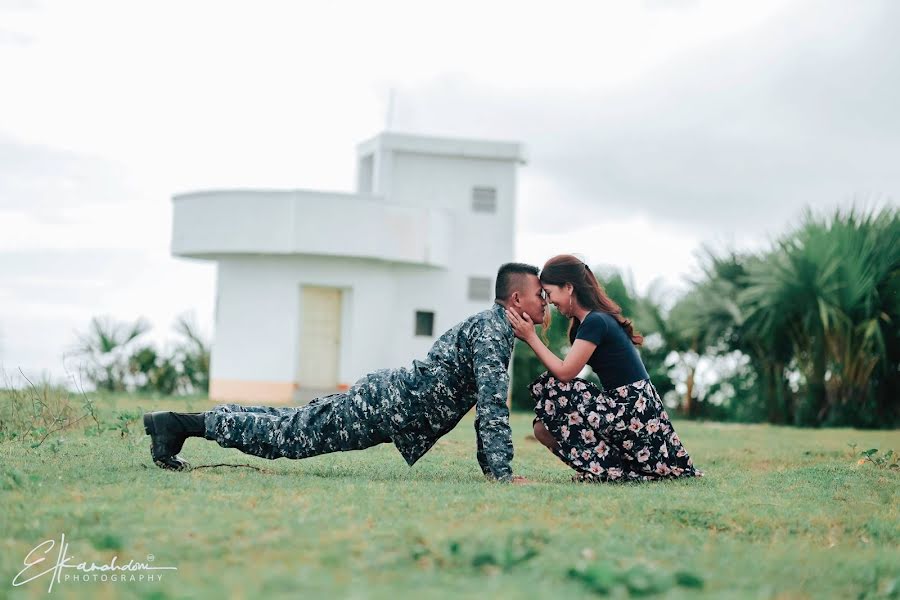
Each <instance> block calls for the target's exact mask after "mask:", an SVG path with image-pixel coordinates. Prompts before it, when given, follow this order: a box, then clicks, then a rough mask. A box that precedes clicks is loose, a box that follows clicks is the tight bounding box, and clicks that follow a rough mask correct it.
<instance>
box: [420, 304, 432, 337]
mask: <svg viewBox="0 0 900 600" xmlns="http://www.w3.org/2000/svg"><path fill="white" fill-rule="evenodd" d="M416 335H427V336H429V337H431V336H433V335H434V313H433V312H428V311H424V310H417V311H416Z"/></svg>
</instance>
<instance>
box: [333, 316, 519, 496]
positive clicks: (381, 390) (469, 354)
mask: <svg viewBox="0 0 900 600" xmlns="http://www.w3.org/2000/svg"><path fill="white" fill-rule="evenodd" d="M514 341H515V336H514V334H513V329H512V327H511V326H510V324H509V321H508V320H507V318H506V314H505V312H504V307H503V306H501V305H499V304H494V305H493V307H491V308H490V309H488V310H485V311H482V312H480V313H478V314H476V315H473V316H471V317H469V318H468V319H466V320H465V321H463V322H461V323H459V324H458V325H456V326H454V327H453V328H452V329H450V330H449V331H447V332H446V333H444V334H443V335H442V336H441V337H440V338H438V340H437V341H436V342H435V343H434V345H433V346H432V347H431V350H430V351H429V352H428V356H427V358H426V359H425V360H422V361H420V360H415V361H413V364H412V367H411V368H400V369H383V370H379V371H375V372H374V373H371V374H369V375H366V376H365V377H363V378H362V379H360V380H359V381H357V382H356V383H355V384H354V385H353V387H351V388H350V389H349V390H348V392H347V394H348V395H350V397H351V398H355V399H356V401H357V402H361V403H363V405H369V406H371V408H372V412H373V413H377V414H379V415H380V417H381V418H382V419H384V420H385V426H386V427H387V429H388V430H389V431H390V435H391V439H392V440H393V442H394V445H395V446H396V447H397V449H398V450H399V451H400V453H401V454H402V455H403V458H404V459H406V462H407V463H408V464H409V465H410V466H412V465H413V464H415V462H416V461H417V460H419V459H420V458H422V456H424V455H425V453H426V452H428V450H429V449H431V447H432V446H433V445H434V444H435V442H436V441H437V440H438V438H440V437H441V436H443V435H445V434H446V433H448V432H449V431H450V430H451V429H453V428H454V427H455V426H456V425H457V423H459V421H460V419H462V418H463V416H464V415H465V414H466V413H467V412H469V410H471V409H472V407H473V406H474V407H475V411H476V419H475V433H476V438H477V454H476V456H477V458H478V464H479V465H480V466H481V470H482V472H484V473H485V475H488V476H490V477H493V478H495V479H498V480H501V481H508V480H510V479H511V478H512V468H511V467H510V462H511V461H512V458H513V446H512V432H511V430H510V427H509V409H508V407H507V406H506V399H507V393H508V390H509V373H508V369H509V360H510V356H511V354H512V349H513V342H514ZM357 396H358V397H357Z"/></svg>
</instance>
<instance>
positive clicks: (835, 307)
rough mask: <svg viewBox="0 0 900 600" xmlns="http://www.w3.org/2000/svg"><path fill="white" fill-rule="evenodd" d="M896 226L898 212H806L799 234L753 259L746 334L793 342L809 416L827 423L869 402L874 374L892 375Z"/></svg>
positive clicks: (764, 341)
mask: <svg viewBox="0 0 900 600" xmlns="http://www.w3.org/2000/svg"><path fill="white" fill-rule="evenodd" d="M897 228H898V213H897V211H896V210H891V209H885V210H883V211H881V212H879V213H872V214H868V215H859V214H858V213H857V212H856V211H855V210H850V211H848V212H840V211H838V212H837V213H836V214H835V215H834V216H833V217H832V218H831V219H821V218H817V217H815V216H813V215H812V214H811V213H807V214H806V215H805V216H804V220H803V223H802V226H801V227H800V229H799V230H798V231H796V232H794V233H792V234H790V235H789V236H787V237H785V238H783V239H782V240H780V241H779V242H778V244H777V246H776V248H775V250H774V251H773V252H771V253H770V254H768V255H766V256H765V257H764V260H759V261H755V262H754V263H752V264H750V265H749V266H748V275H747V283H748V285H747V287H746V289H745V290H744V291H743V293H742V295H741V300H742V304H743V307H744V310H745V311H746V314H747V321H748V324H749V327H748V328H747V334H748V337H749V338H751V339H754V340H756V341H757V342H758V343H759V344H760V345H761V347H762V348H772V347H776V346H779V343H778V342H779V340H785V341H788V342H789V343H790V344H791V346H792V351H793V356H794V358H795V360H796V363H797V365H798V366H799V368H800V369H801V372H802V374H803V378H804V381H805V387H806V403H805V412H801V413H799V414H798V415H797V419H799V420H800V421H802V422H809V423H812V424H821V423H823V422H825V421H826V419H827V417H828V415H829V413H830V412H831V410H832V409H833V408H834V407H835V406H837V405H846V404H847V403H861V402H862V401H864V400H865V399H866V397H867V396H868V395H869V394H870V393H871V392H872V388H871V383H872V376H873V373H875V372H876V370H877V371H878V372H879V373H880V374H882V375H886V374H889V371H890V362H889V360H888V353H887V346H888V338H890V337H891V336H894V337H896V335H897V319H898V316H900V314H898V311H897V302H898V301H897V287H898V283H897V277H898V270H900V250H898V248H900V246H898V244H897V243H896V240H898V239H900V235H898V229H897ZM892 240H893V242H892ZM781 347H782V348H783V344H782V345H781ZM894 364H895V365H896V362H894ZM894 370H895V371H896V367H894Z"/></svg>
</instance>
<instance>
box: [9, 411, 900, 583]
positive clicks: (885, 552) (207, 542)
mask: <svg viewBox="0 0 900 600" xmlns="http://www.w3.org/2000/svg"><path fill="white" fill-rule="evenodd" d="M190 404H191V405H190V406H186V405H185V403H184V402H183V401H181V402H176V401H152V402H151V401H148V400H140V399H129V398H118V399H116V400H107V401H105V404H104V403H101V404H100V406H99V410H100V412H101V414H102V415H104V419H105V420H102V421H101V422H103V423H109V422H112V423H115V422H117V421H116V419H115V415H116V414H117V411H122V410H125V411H128V412H126V415H132V416H133V415H137V414H138V413H139V412H141V411H142V410H144V409H151V408H152V409H160V408H167V409H171V408H176V407H178V408H179V409H182V410H202V409H204V408H206V406H208V404H207V403H206V402H204V401H202V400H195V401H193V402H192V403H190ZM530 421H531V419H530V416H529V415H525V414H517V415H514V417H513V431H514V440H513V441H514V443H515V449H516V458H515V461H514V464H513V466H514V470H515V472H516V473H517V474H520V475H525V476H526V477H528V478H530V479H532V480H533V481H534V483H533V484H532V485H527V486H509V485H500V484H494V483H488V482H485V481H484V480H483V479H482V477H481V474H480V471H479V470H478V466H477V463H476V461H475V452H474V447H475V436H474V431H473V427H472V420H471V418H466V419H465V420H463V422H462V423H461V424H460V426H459V427H458V428H457V429H456V430H455V431H454V432H453V433H452V434H451V435H449V436H447V437H445V438H444V439H442V440H441V441H440V442H439V443H438V444H437V446H435V448H434V449H432V451H431V452H430V453H429V454H428V455H426V456H425V458H423V459H422V460H421V461H420V462H419V463H418V464H417V465H416V466H415V467H414V468H412V469H410V468H409V467H407V466H406V463H405V462H404V461H403V459H402V458H401V456H400V454H399V453H398V452H397V451H396V450H395V449H394V448H393V447H392V446H390V445H383V446H379V447H377V448H372V449H369V450H366V451H362V452H352V453H344V454H333V455H328V456H321V457H316V458H312V459H307V460H304V461H290V460H286V459H280V460H277V461H266V460H262V459H257V458H254V457H250V456H245V455H243V454H240V453H239V452H237V451H235V450H226V449H223V448H220V447H219V446H217V445H216V444H214V443H212V442H208V441H205V440H199V439H190V440H188V442H187V444H186V446H185V450H184V452H183V455H184V456H185V457H187V458H188V459H189V460H191V462H192V463H193V464H194V465H202V464H212V463H221V462H226V463H233V464H250V465H253V466H255V467H259V468H260V469H261V470H254V469H249V468H233V467H218V468H206V469H197V470H195V471H192V472H187V473H172V472H166V471H162V470H160V469H158V468H156V467H155V466H154V465H153V463H152V462H151V461H150V457H149V451H148V448H149V438H148V437H146V436H145V435H143V431H142V428H141V427H139V425H138V421H134V422H132V423H131V424H130V432H127V433H126V432H125V431H124V430H122V431H115V430H113V429H110V430H107V431H104V432H103V433H102V434H101V435H99V436H98V435H85V432H84V431H81V430H74V431H68V432H65V433H64V434H62V435H61V436H59V435H54V436H52V437H51V438H48V439H47V440H46V441H45V442H44V443H43V444H42V445H40V446H39V447H37V448H30V447H29V446H30V445H29V444H22V443H20V442H18V441H4V442H2V443H0V507H2V510H0V597H10V598H42V597H46V596H47V589H48V585H49V583H50V579H51V577H52V573H50V574H48V575H45V576H43V577H40V578H38V579H36V580H34V581H31V582H29V583H27V584H25V585H22V586H18V587H13V586H12V581H13V578H14V577H15V576H16V574H17V573H18V572H19V571H20V570H22V569H23V561H24V560H25V557H26V555H27V554H28V553H29V552H30V551H31V550H32V549H33V548H34V547H35V546H37V545H38V544H39V543H41V542H43V541H45V540H51V539H52V540H55V541H56V543H57V544H58V543H59V541H60V535H61V534H65V536H66V542H67V543H68V544H69V547H68V553H67V554H68V555H69V556H71V557H73V559H72V560H71V562H72V563H78V562H82V561H86V562H88V563H91V562H94V563H97V564H98V565H99V564H103V563H109V561H110V560H111V559H112V558H113V556H118V564H122V563H127V562H128V561H129V560H135V561H140V562H146V563H148V564H151V565H156V566H175V567H177V571H158V572H153V573H159V574H162V577H161V579H160V580H159V581H152V582H148V581H143V582H131V581H126V582H122V581H117V582H115V583H113V582H110V581H107V582H102V581H97V582H94V581H90V580H89V581H87V582H85V581H79V582H75V581H74V580H72V579H71V577H73V576H74V575H75V574H77V571H76V570H75V569H65V570H64V571H65V573H64V574H63V575H61V577H62V578H63V579H62V580H61V581H60V582H59V583H56V584H54V587H53V591H52V594H51V595H54V596H59V597H63V598H66V597H84V598H119V597H122V598H131V597H136V598H197V597H210V598H214V597H215V598H221V597H231V598H254V599H268V598H275V597H292V598H397V597H416V598H443V597H468V598H525V597H534V598H537V597H542V598H554V599H555V598H578V597H596V596H598V595H602V594H608V595H609V596H610V597H628V596H629V595H641V594H643V595H648V594H651V595H652V594H657V593H658V594H659V596H658V597H665V598H681V597H684V598H695V597H704V598H862V597H864V598H879V597H891V596H894V597H896V596H898V595H900V474H898V473H897V471H891V470H888V469H882V468H878V467H877V466H875V465H873V464H871V463H866V464H862V465H860V464H858V463H857V460H858V458H859V457H858V456H854V454H853V452H852V451H851V450H850V448H848V446H847V444H848V443H851V442H852V443H856V444H858V448H857V451H856V453H857V454H858V452H859V450H861V449H866V448H879V449H881V450H882V451H884V450H886V449H887V448H894V449H896V450H900V432H898V431H858V430H850V429H830V430H797V429H789V428H779V427H769V426H755V425H754V426H740V425H721V424H715V423H687V422H676V423H675V426H676V429H677V430H678V432H679V434H680V436H681V438H682V440H683V441H684V444H685V447H686V448H687V449H688V451H689V452H690V453H691V455H692V456H693V457H694V460H695V462H696V463H697V464H698V465H699V466H700V467H701V468H703V469H704V470H705V471H706V477H705V478H703V479H697V480H685V481H677V482H666V483H653V484H642V485H606V486H603V485H584V484H581V485H579V484H572V483H570V482H569V477H570V471H569V470H568V469H567V468H566V467H565V466H564V465H562V464H561V463H559V462H558V461H557V460H556V459H555V458H553V457H552V456H551V455H550V454H549V453H547V452H546V451H545V450H544V449H543V447H542V446H540V445H539V444H538V443H537V442H535V441H534V440H533V439H532V438H530V436H529V433H530ZM118 423H119V424H120V426H121V424H122V423H125V420H123V419H120V420H118ZM88 433H91V431H90V430H88ZM60 438H61V439H62V441H59V440H60ZM56 550H57V549H54V550H53V551H52V552H50V553H49V554H48V555H47V556H48V566H47V567H44V568H41V567H39V566H35V567H32V570H31V571H29V574H36V573H38V572H39V571H43V570H46V569H47V568H50V567H51V566H52V565H53V564H55V562H56V554H57V552H56ZM151 554H152V555H153V561H152V562H148V559H147V556H148V555H151ZM65 575H69V576H70V579H69V580H68V581H66V580H65V579H64V578H65ZM23 578H25V577H23Z"/></svg>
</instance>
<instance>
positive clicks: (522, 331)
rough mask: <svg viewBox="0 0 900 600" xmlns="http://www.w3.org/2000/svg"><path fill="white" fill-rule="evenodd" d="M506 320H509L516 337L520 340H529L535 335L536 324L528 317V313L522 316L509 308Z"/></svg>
mask: <svg viewBox="0 0 900 600" xmlns="http://www.w3.org/2000/svg"><path fill="white" fill-rule="evenodd" d="M506 318H507V319H508V320H509V324H510V325H512V328H513V332H515V334H516V337H517V338H519V339H520V340H523V341H524V340H528V338H529V337H531V336H533V335H535V331H534V322H533V321H532V320H531V317H529V316H528V313H522V315H521V316H520V315H519V314H518V313H516V312H515V311H513V310H510V309H509V308H507V309H506Z"/></svg>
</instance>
